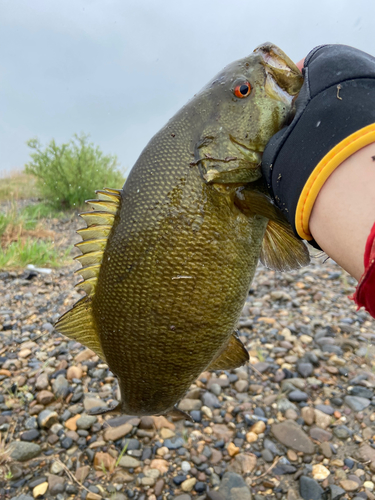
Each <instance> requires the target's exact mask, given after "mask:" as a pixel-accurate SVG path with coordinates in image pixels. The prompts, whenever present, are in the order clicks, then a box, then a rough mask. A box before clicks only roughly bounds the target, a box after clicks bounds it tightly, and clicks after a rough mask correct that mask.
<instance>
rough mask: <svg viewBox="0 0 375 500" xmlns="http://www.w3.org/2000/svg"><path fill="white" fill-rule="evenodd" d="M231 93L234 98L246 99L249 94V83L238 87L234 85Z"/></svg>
mask: <svg viewBox="0 0 375 500" xmlns="http://www.w3.org/2000/svg"><path fill="white" fill-rule="evenodd" d="M233 92H234V95H235V96H236V97H239V98H240V99H243V98H244V97H247V96H248V95H249V94H250V92H251V85H250V83H249V82H243V83H240V84H239V85H236V87H235V88H234V91H233Z"/></svg>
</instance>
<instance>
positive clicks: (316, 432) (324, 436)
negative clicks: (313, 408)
mask: <svg viewBox="0 0 375 500" xmlns="http://www.w3.org/2000/svg"><path fill="white" fill-rule="evenodd" d="M309 434H310V437H311V438H312V439H314V440H315V441H319V443H323V442H324V441H330V440H331V439H332V433H331V432H329V431H326V430H325V429H321V428H320V427H313V428H312V429H310V430H309Z"/></svg>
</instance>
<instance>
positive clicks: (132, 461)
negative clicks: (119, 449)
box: [119, 455, 141, 469]
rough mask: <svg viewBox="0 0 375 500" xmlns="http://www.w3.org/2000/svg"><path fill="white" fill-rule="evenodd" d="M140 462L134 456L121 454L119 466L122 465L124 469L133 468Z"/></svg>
mask: <svg viewBox="0 0 375 500" xmlns="http://www.w3.org/2000/svg"><path fill="white" fill-rule="evenodd" d="M140 465H141V462H140V461H139V460H137V459H136V458H134V457H130V456H129V455H125V456H123V457H122V458H121V459H120V461H119V466H120V467H124V468H125V469H133V468H134V469H135V468H136V467H139V466H140Z"/></svg>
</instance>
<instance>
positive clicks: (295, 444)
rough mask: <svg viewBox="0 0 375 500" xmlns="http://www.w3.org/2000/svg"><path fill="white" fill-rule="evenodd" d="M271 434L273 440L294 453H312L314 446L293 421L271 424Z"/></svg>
mask: <svg viewBox="0 0 375 500" xmlns="http://www.w3.org/2000/svg"><path fill="white" fill-rule="evenodd" d="M271 432H272V434H273V435H274V436H275V438H276V439H277V440H278V441H279V442H280V443H282V444H283V445H285V446H287V447H288V448H292V449H293V450H296V451H302V452H303V453H306V454H307V455H311V454H313V453H314V450H315V447H314V444H313V443H312V442H311V441H310V439H309V437H308V436H307V434H306V433H305V432H304V431H303V429H302V428H301V427H300V426H299V425H298V424H296V423H295V422H294V420H285V421H284V422H281V423H280V424H273V425H272V427H271Z"/></svg>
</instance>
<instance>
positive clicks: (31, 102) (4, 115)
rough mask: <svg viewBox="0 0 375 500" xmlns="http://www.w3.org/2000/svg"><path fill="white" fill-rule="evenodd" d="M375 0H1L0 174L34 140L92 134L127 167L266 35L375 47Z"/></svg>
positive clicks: (15, 166)
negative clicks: (187, 105)
mask: <svg viewBox="0 0 375 500" xmlns="http://www.w3.org/2000/svg"><path fill="white" fill-rule="evenodd" d="M374 20H375V2H374V1H373V0H356V1H354V2H353V0H325V1H322V0H316V1H315V2H307V1H303V0H296V1H294V0H267V1H265V0H256V1H255V0H234V1H231V0H225V1H224V0H178V1H164V0H142V1H139V0H137V1H133V0H0V177H1V175H5V173H6V172H8V171H12V170H13V171H14V170H22V169H23V166H24V164H25V163H26V162H27V161H28V158H29V149H28V147H27V146H26V144H25V143H26V141H27V140H28V139H30V138H32V137H38V138H39V139H40V140H41V141H42V142H43V143H44V144H46V143H47V142H49V141H50V140H51V139H52V138H54V139H55V140H56V141H57V142H58V143H61V142H64V141H67V140H69V139H70V138H71V137H72V135H73V134H74V133H80V132H85V133H89V134H90V135H91V139H92V141H93V142H94V143H95V144H97V145H99V146H100V147H101V149H102V150H103V151H104V152H105V153H114V154H116V155H117V156H118V159H119V162H120V164H121V166H122V169H123V170H124V171H126V169H128V170H129V169H130V168H131V167H132V165H133V164H134V162H135V160H136V159H137V157H138V156H139V154H140V152H141V151H142V149H143V147H144V146H145V145H146V144H147V142H148V140H149V139H150V138H151V137H152V136H153V135H154V134H155V133H156V132H157V131H158V130H159V129H160V128H161V127H162V126H163V125H164V123H165V122H166V121H167V120H168V119H169V118H170V117H171V116H172V115H173V114H174V113H175V112H176V111H177V110H178V109H179V108H180V107H181V106H182V105H183V104H184V103H185V102H186V101H187V100H188V99H189V98H191V97H192V96H193V95H194V93H196V92H197V91H198V90H199V89H200V88H201V87H202V86H203V85H205V84H206V82H208V81H209V80H210V79H211V78H212V77H213V76H214V75H215V74H216V73H217V72H219V71H220V70H221V69H222V68H223V67H224V66H225V65H226V64H228V63H230V62H231V61H234V60H236V59H239V58H241V57H244V56H246V55H247V54H249V53H250V52H252V50H253V49H254V48H255V47H256V46H257V45H259V44H260V43H263V42H265V41H271V42H273V43H275V44H276V45H278V46H279V47H280V48H281V49H282V50H284V52H286V53H287V54H288V55H289V57H291V58H292V59H294V60H296V61H298V60H299V59H301V58H302V57H303V56H305V55H306V54H307V53H308V52H309V51H310V49H312V48H313V47H314V46H316V45H320V44H322V43H344V44H347V45H353V46H355V47H357V48H360V49H362V50H365V51H367V52H369V53H371V54H374V55H375V38H374V36H373V33H374Z"/></svg>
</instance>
